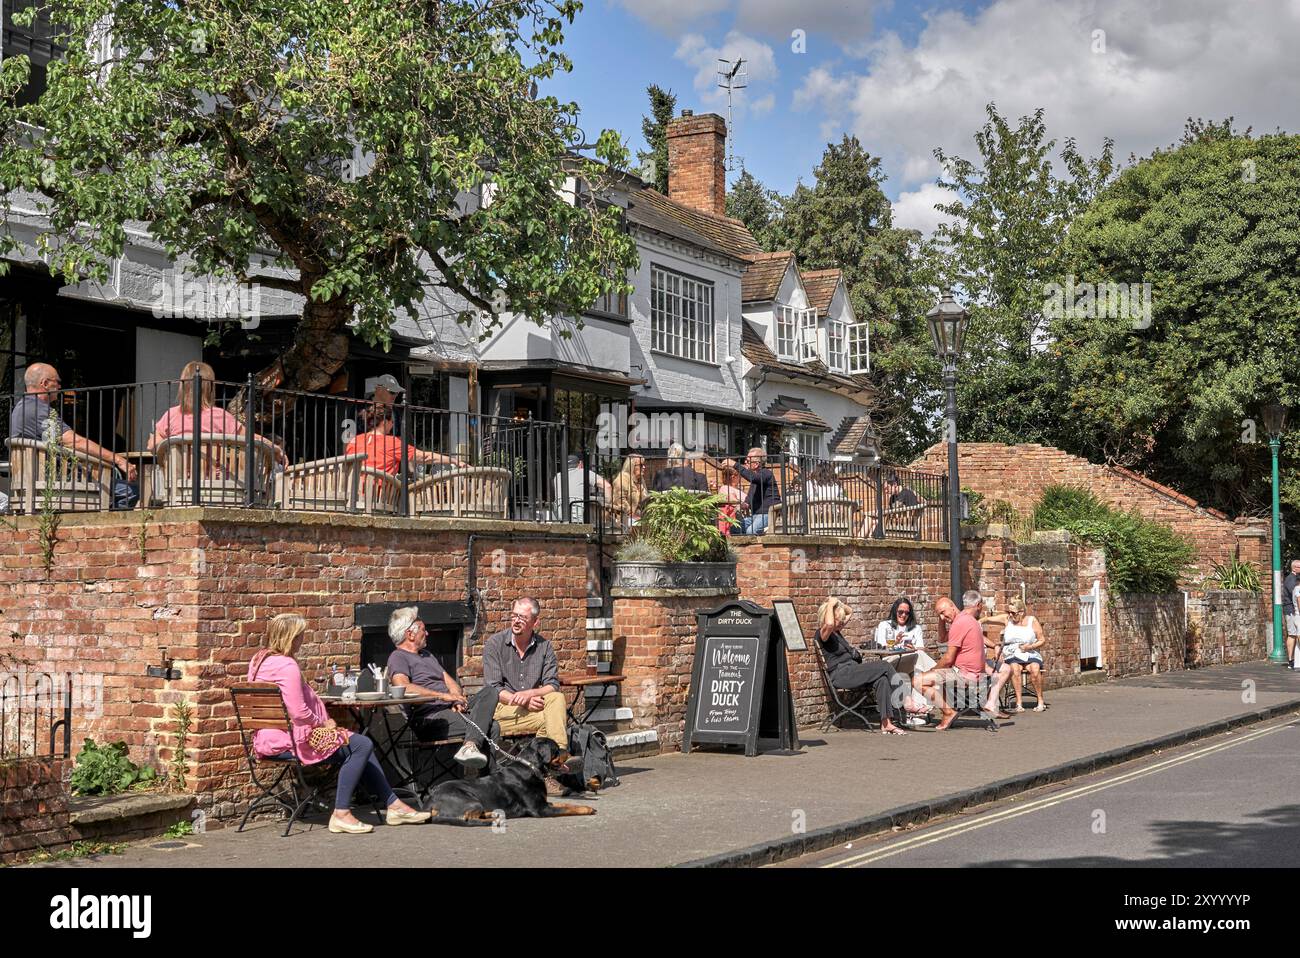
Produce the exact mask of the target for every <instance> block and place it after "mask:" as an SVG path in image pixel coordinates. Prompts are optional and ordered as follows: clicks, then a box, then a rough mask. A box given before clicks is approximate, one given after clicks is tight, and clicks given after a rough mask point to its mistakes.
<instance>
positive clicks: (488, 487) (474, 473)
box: [410, 466, 510, 519]
mask: <svg viewBox="0 0 1300 958" xmlns="http://www.w3.org/2000/svg"><path fill="white" fill-rule="evenodd" d="M509 486H510V471H509V470H508V469H499V468H496V467H493V466H462V467H460V468H456V469H449V470H447V471H446V472H441V473H438V474H437V475H436V476H428V477H426V478H424V479H420V480H418V481H417V482H414V483H412V484H411V492H410V499H411V512H412V514H414V515H420V516H469V517H476V518H482V519H504V518H506V510H507V508H508V505H509V504H508V498H507V490H508V489H509Z"/></svg>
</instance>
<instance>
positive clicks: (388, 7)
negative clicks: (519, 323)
mask: <svg viewBox="0 0 1300 958" xmlns="http://www.w3.org/2000/svg"><path fill="white" fill-rule="evenodd" d="M41 9H42V12H43V15H45V16H48V19H49V22H51V23H54V24H59V25H60V26H59V28H58V29H57V30H56V31H55V33H56V35H55V37H54V42H55V44H56V46H58V47H59V48H60V49H61V50H62V51H64V52H63V54H62V55H61V56H60V58H59V59H58V60H57V61H55V63H53V64H52V65H51V68H50V71H49V84H48V88H47V90H46V92H45V94H44V95H43V96H42V97H41V98H40V100H39V101H38V102H37V103H35V104H23V105H16V104H15V103H14V102H13V99H12V97H10V98H8V99H3V100H0V136H4V142H3V149H2V150H0V182H3V183H5V184H6V185H8V186H10V187H11V188H12V187H19V188H22V189H26V190H29V191H32V192H34V193H37V194H40V195H41V196H43V197H44V198H45V199H38V200H37V203H38V205H39V206H40V207H41V208H42V212H43V213H44V214H45V215H47V216H48V217H49V219H50V223H51V227H52V228H51V230H50V232H49V233H47V234H45V235H44V236H43V237H42V241H41V243H42V249H41V250H40V251H39V252H41V253H42V254H47V255H48V258H49V263H50V268H51V269H52V270H53V271H54V272H56V273H57V274H60V275H61V276H63V277H65V278H67V279H68V280H69V281H71V282H77V281H78V279H79V270H84V271H85V273H86V275H87V276H88V277H89V278H91V279H94V280H97V281H99V282H105V281H106V280H107V278H108V275H109V272H110V270H111V267H112V263H113V260H114V258H115V257H117V256H119V255H120V254H121V253H122V251H123V248H124V245H125V243H126V236H127V232H126V231H127V228H128V224H130V223H132V222H136V221H138V222H144V223H146V224H148V229H149V231H150V233H151V234H152V237H153V238H154V239H155V240H157V241H158V242H159V243H161V244H162V246H163V247H164V249H165V250H166V252H167V254H168V255H169V256H171V257H173V258H180V257H183V256H184V257H190V258H191V259H192V269H193V271H194V272H195V273H197V274H212V275H216V276H220V277H225V278H229V279H233V280H236V281H242V282H250V283H252V282H255V283H259V284H261V285H263V286H266V287H268V288H277V289H285V290H287V291H290V292H295V293H299V294H301V295H303V296H305V297H306V299H307V303H306V306H305V308H304V313H303V316H302V318H301V320H300V322H299V325H298V329H297V335H296V336H295V337H291V340H292V345H291V346H290V347H289V349H288V352H286V353H285V355H284V356H283V357H281V359H282V360H283V365H284V376H285V378H286V379H287V380H288V381H289V384H290V385H298V386H301V387H303V388H306V389H314V388H319V387H321V386H323V385H324V384H326V383H328V382H329V379H330V377H331V375H332V373H333V371H334V370H335V369H337V368H338V366H339V365H340V364H341V363H342V361H343V358H344V357H345V355H346V350H347V338H346V337H347V333H348V327H349V324H353V323H355V327H356V330H357V331H358V332H359V333H360V334H361V335H362V336H364V337H365V338H366V339H367V340H368V341H369V342H371V343H382V344H383V345H385V346H387V345H388V344H389V342H390V332H389V331H390V327H391V325H392V322H393V319H394V312H395V310H406V311H407V312H409V313H412V314H414V313H415V311H416V310H417V308H418V307H420V306H421V305H422V304H423V303H424V300H425V295H426V287H435V289H434V294H435V295H437V294H438V290H437V289H436V288H437V287H441V289H442V291H443V295H450V297H451V300H452V301H453V302H457V301H458V300H457V298H459V302H463V303H466V304H467V306H466V308H465V309H464V310H463V311H462V312H461V313H460V314H459V316H460V318H461V320H462V321H464V322H468V321H470V319H471V318H472V314H474V313H476V312H477V313H479V314H480V315H481V316H485V317H487V318H486V319H485V320H484V321H483V325H484V327H487V328H490V327H492V326H494V325H496V323H497V321H498V320H497V317H499V316H500V315H501V314H502V313H503V312H511V313H515V314H518V315H521V316H526V317H528V318H529V319H532V320H533V321H535V322H538V323H539V324H540V323H543V322H546V321H548V320H549V318H550V317H551V316H554V315H557V314H575V313H580V312H581V310H582V309H584V308H585V307H586V306H587V305H589V304H590V303H591V302H592V301H594V300H595V299H596V298H597V297H598V296H600V295H601V294H603V293H607V292H614V291H618V290H622V291H625V292H628V291H630V287H629V285H628V283H627V281H626V276H627V273H628V270H629V269H631V268H632V267H634V266H635V264H636V259H637V257H636V250H635V244H634V243H633V241H632V239H631V237H630V236H628V235H627V233H626V231H624V230H623V229H622V228H621V226H620V220H621V211H620V210H618V209H617V207H614V208H610V207H608V206H604V205H601V204H598V203H597V202H596V199H595V197H596V195H598V194H599V193H600V192H601V191H602V190H603V189H604V186H605V184H606V183H607V182H608V181H609V178H610V176H611V169H610V168H614V169H622V168H625V167H626V166H627V163H628V159H629V157H628V155H627V151H626V150H625V149H624V147H623V146H622V144H621V142H620V141H619V139H618V136H617V135H616V134H614V133H613V132H611V131H608V130H606V131H604V132H602V133H601V134H600V135H599V136H598V137H597V138H596V140H595V142H594V144H587V143H586V142H585V141H586V139H587V137H586V135H585V134H584V132H583V130H582V129H581V127H580V126H579V118H578V109H577V106H576V104H573V103H561V102H559V101H558V100H557V99H556V98H555V97H552V96H534V95H532V93H533V91H535V89H536V86H537V85H538V84H540V83H544V82H545V81H546V80H547V79H549V78H551V77H553V76H554V75H555V74H556V73H557V72H561V71H568V70H570V69H571V66H572V65H571V63H570V61H569V58H568V57H567V56H566V55H565V54H564V53H562V52H561V46H562V44H563V41H564V36H563V29H564V27H565V26H566V25H569V24H571V23H572V22H573V19H574V17H575V16H576V15H577V13H578V11H579V10H580V9H581V4H580V3H579V2H578V0H501V2H491V3H489V2H487V0H443V2H440V3H437V4H430V3H425V2H422V0H421V2H417V0H274V2H272V0H247V2H243V3H238V4H202V5H195V4H188V3H186V4H178V3H143V4H142V3H134V2H128V0H48V2H45V3H43V4H42V5H41ZM110 22H111V24H112V41H113V45H114V59H113V62H112V64H111V66H110V67H105V66H104V65H102V64H100V63H99V62H98V61H97V55H98V51H99V50H100V49H101V46H102V44H101V43H100V42H99V41H100V40H101V39H102V37H101V34H102V28H103V25H104V24H105V23H110ZM25 59H26V58H25V57H24V56H22V55H19V56H17V57H15V58H13V61H11V60H10V58H9V57H7V56H6V58H5V62H4V65H3V70H2V71H0V91H3V90H7V89H10V88H11V87H12V82H13V77H14V76H16V75H17V73H18V71H20V70H21V69H23V66H25V64H24V65H15V66H13V67H11V66H10V63H11V62H13V63H15V64H19V63H20V61H24V60H25ZM33 130H35V131H39V132H36V133H33V132H32V131H33ZM579 151H590V152H591V154H592V158H586V157H584V156H582V155H581V154H580V152H579ZM569 177H576V180H577V182H578V184H579V189H578V191H577V195H576V197H575V196H574V195H573V193H569V194H568V195H567V197H566V195H565V194H564V192H563V188H564V186H565V183H566V181H567V179H568V178H569ZM487 180H490V182H491V184H492V188H493V194H492V197H491V202H490V203H488V204H487V205H484V206H479V208H477V209H474V210H472V211H470V212H464V204H463V202H462V203H461V205H459V206H458V203H457V201H458V199H460V200H462V201H463V199H464V197H466V196H467V195H475V194H476V193H477V192H478V191H479V190H480V188H481V187H482V186H483V185H484V183H485V181H487ZM11 221H12V218H6V222H11ZM0 235H4V236H9V237H11V233H10V230H9V229H8V228H7V227H6V228H0ZM264 249H274V250H276V251H277V252H276V254H275V256H274V261H273V262H271V263H265V262H264V260H266V259H267V257H265V256H264V254H263V253H262V252H261V251H262V250H264ZM267 266H270V267H276V268H278V269H283V270H287V271H290V272H291V275H290V276H288V277H287V278H286V277H285V276H284V274H283V273H279V274H278V275H275V276H273V275H270V274H268V273H265V272H262V269H263V267H267ZM275 369H278V367H273V368H272V370H271V371H274V370H275ZM268 375H269V373H268Z"/></svg>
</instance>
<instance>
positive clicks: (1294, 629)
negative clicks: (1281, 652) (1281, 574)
mask: <svg viewBox="0 0 1300 958" xmlns="http://www.w3.org/2000/svg"><path fill="white" fill-rule="evenodd" d="M1297 584H1300V559H1292V560H1291V571H1290V572H1288V573H1287V577H1286V578H1285V579H1283V580H1282V618H1283V621H1284V622H1285V623H1286V665H1287V668H1289V669H1294V668H1295V643H1296V636H1297V635H1300V615H1298V614H1297V610H1296V607H1295V587H1296V585H1297Z"/></svg>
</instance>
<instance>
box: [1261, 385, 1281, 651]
mask: <svg viewBox="0 0 1300 958" xmlns="http://www.w3.org/2000/svg"><path fill="white" fill-rule="evenodd" d="M1260 412H1261V413H1262V414H1263V418H1264V431H1265V432H1266V433H1268V448H1269V451H1270V452H1272V454H1273V651H1272V652H1271V653H1270V654H1269V657H1268V658H1269V661H1270V662H1279V663H1281V662H1285V661H1286V647H1285V646H1284V645H1283V642H1282V542H1281V539H1280V536H1279V528H1278V526H1279V522H1278V513H1279V511H1280V510H1279V508H1278V495H1277V486H1278V482H1277V451H1278V448H1279V447H1280V446H1281V445H1282V433H1283V431H1284V430H1285V429H1286V407H1285V406H1279V405H1278V404H1277V403H1270V404H1269V405H1267V406H1265V407H1264V408H1263V409H1261V410H1260Z"/></svg>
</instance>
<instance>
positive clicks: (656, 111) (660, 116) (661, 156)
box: [636, 83, 677, 196]
mask: <svg viewBox="0 0 1300 958" xmlns="http://www.w3.org/2000/svg"><path fill="white" fill-rule="evenodd" d="M645 92H646V96H648V97H649V98H650V115H649V116H646V117H642V118H641V135H642V136H643V137H645V141H646V145H647V146H649V147H650V150H649V152H647V153H637V155H636V156H637V160H638V161H639V162H640V164H641V170H642V176H643V177H644V176H646V175H648V174H651V173H653V176H651V177H650V181H651V185H652V186H653V187H654V188H655V189H656V190H658V191H659V192H660V193H662V194H663V195H664V196H667V195H668V124H669V122H670V121H671V120H672V118H673V114H674V113H675V112H676V111H677V96H676V95H675V94H674V93H673V91H672V90H665V89H663V87H660V86H657V85H655V84H653V83H652V84H650V85H649V86H648V87H646V89H645Z"/></svg>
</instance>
